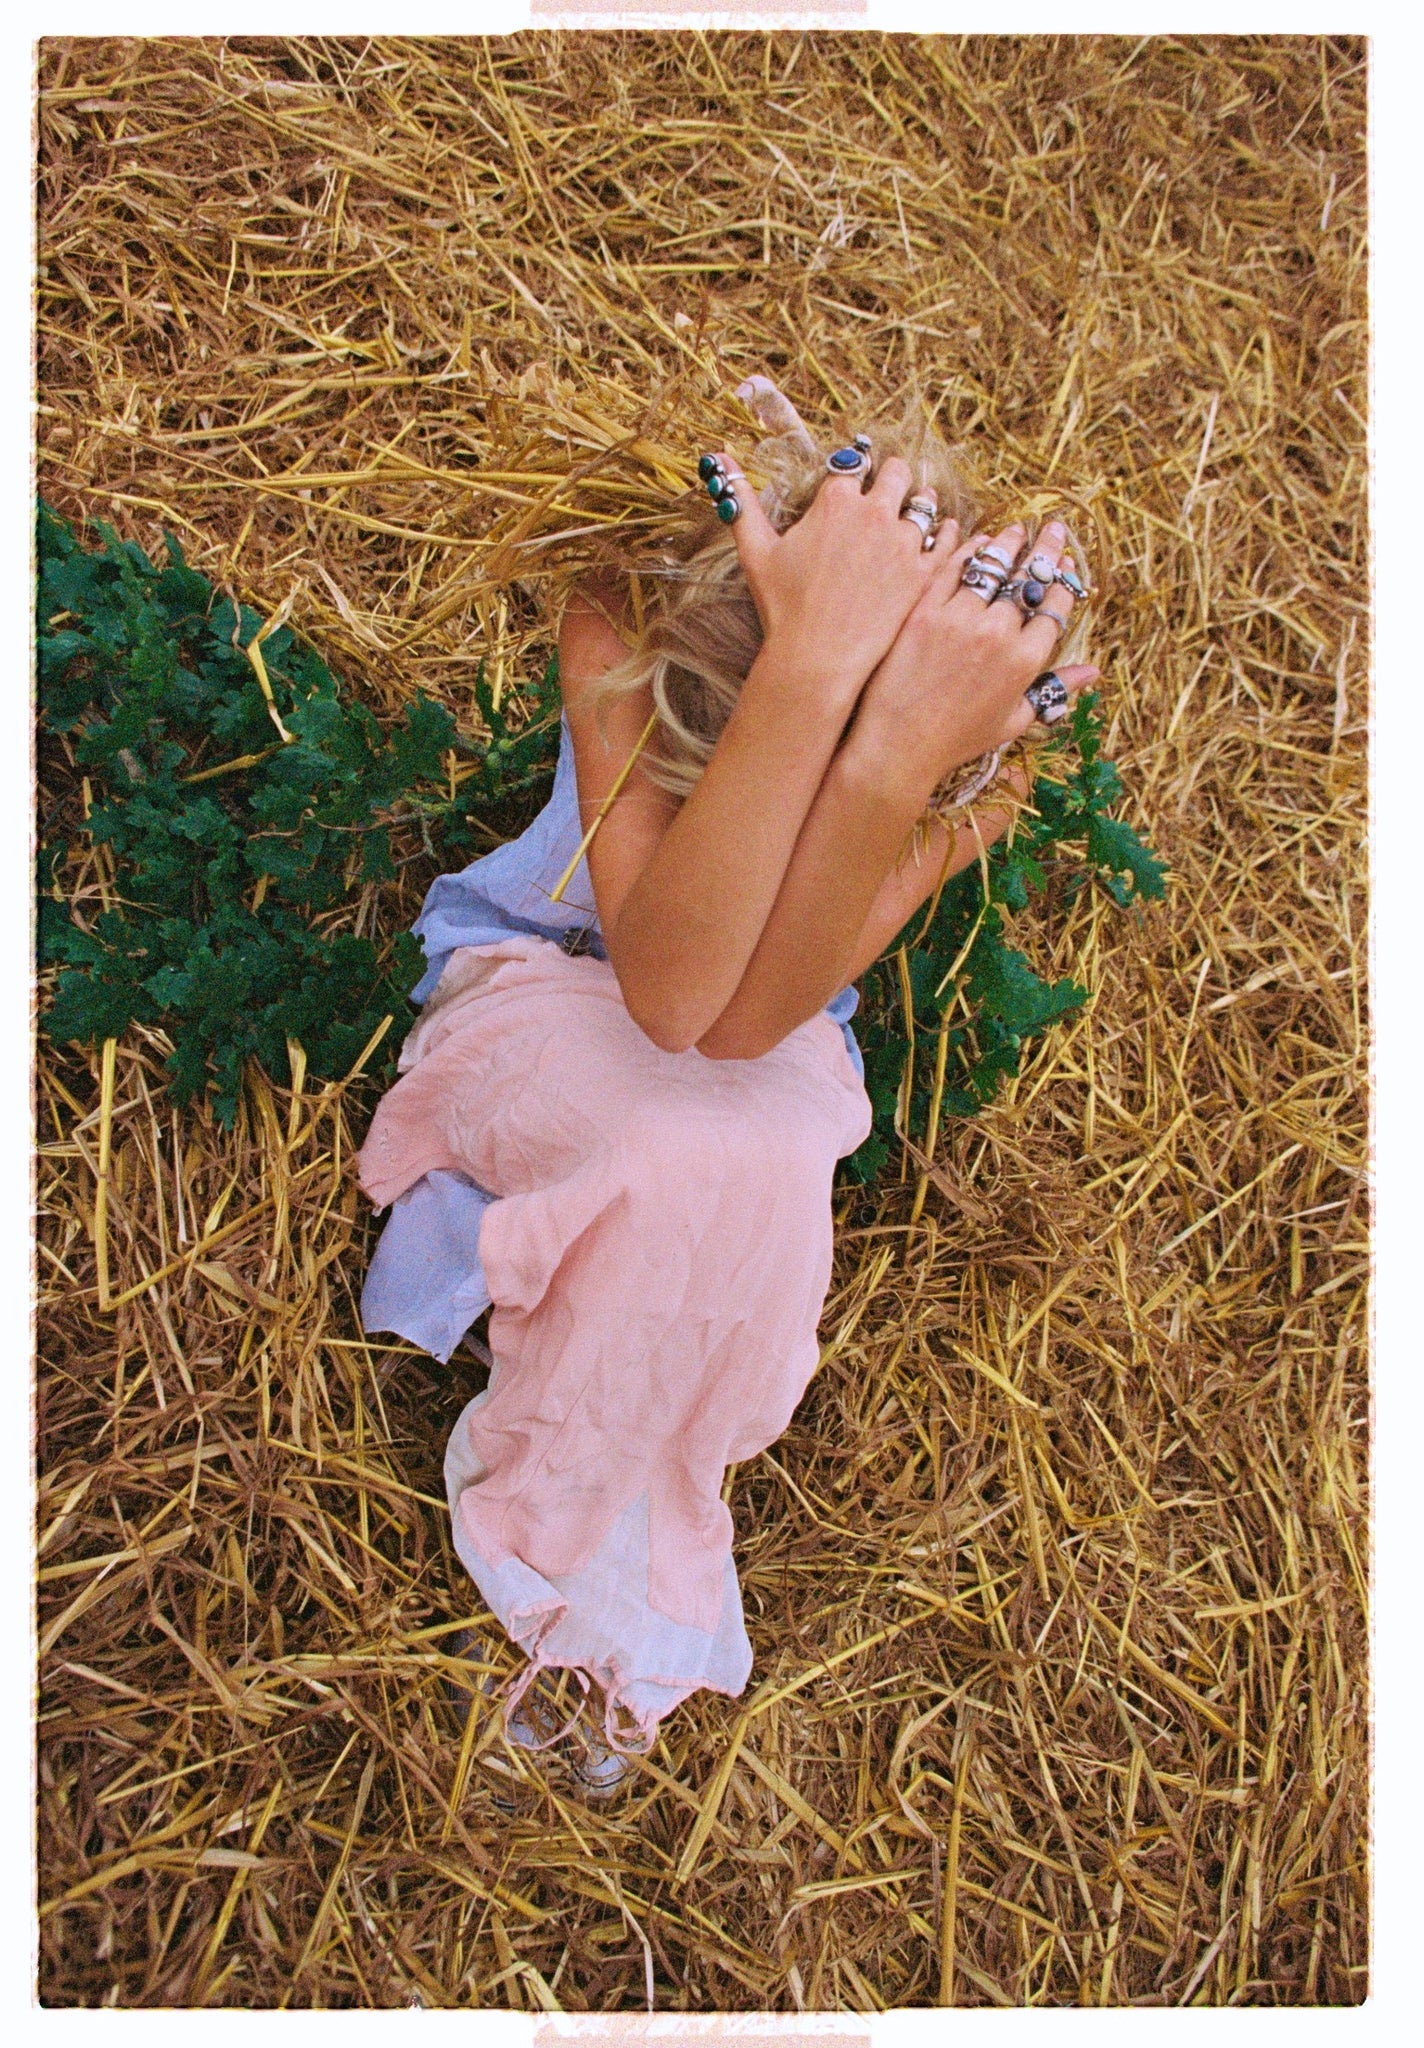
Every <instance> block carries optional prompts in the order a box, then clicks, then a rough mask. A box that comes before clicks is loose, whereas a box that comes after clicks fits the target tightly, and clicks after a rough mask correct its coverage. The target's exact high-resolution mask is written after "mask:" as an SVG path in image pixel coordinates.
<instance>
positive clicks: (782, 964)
mask: <svg viewBox="0 0 1424 2048" xmlns="http://www.w3.org/2000/svg"><path fill="white" fill-rule="evenodd" d="M926 794H927V793H926V792H923V791H920V790H919V789H918V788H917V787H916V786H915V785H914V783H913V781H912V779H911V778H910V777H907V776H905V775H904V774H902V773H897V772H893V771H891V772H887V764H886V763H884V762H882V761H879V760H876V759H874V758H873V757H872V756H871V755H870V754H869V753H868V751H867V750H866V749H865V748H864V747H862V746H860V745H858V743H857V739H856V734H855V732H854V731H852V733H851V735H850V737H849V738H848V739H847V741H846V743H845V745H844V746H843V747H842V748H841V749H840V750H839V752H838V753H837V754H836V755H835V758H834V759H833V760H832V761H831V762H830V764H829V766H828V768H827V770H826V773H825V775H824V778H823V780H822V783H821V786H820V788H819V790H818V791H817V792H816V795H815V799H814V801H813V802H812V803H811V805H810V806H809V809H808V811H807V814H806V817H805V821H804V823H803V825H802V827H801V830H800V832H799V834H798V835H797V839H796V843H795V847H794V850H793V852H792V854H791V857H790V859H789V860H788V862H787V865H786V869H785V872H784V875H783V879H782V882H781V886H780V889H779V890H778V892H777V896H776V900H775V902H774V904H773V906H772V908H771V910H770V913H769V915H768V916H767V918H766V920H765V923H764V925H763V928H762V931H761V934H760V938H759V941H758V943H757V944H756V946H755V948H754V949H753V952H752V954H751V956H750V958H749V962H748V966H747V970H746V973H745V974H744V976H743V977H742V979H741V981H740V982H739V984H738V986H737V989H736V991H735V993H734V994H733V996H732V997H731V999H730V1001H729V1002H728V1003H727V1005H726V1007H725V1008H724V1010H723V1011H722V1012H721V1013H720V1014H719V1015H718V1017H717V1019H716V1021H715V1023H713V1024H712V1025H711V1027H710V1028H709V1029H708V1030H707V1031H705V1032H704V1033H703V1035H702V1036H701V1037H700V1038H699V1039H698V1041H697V1042H698V1045H699V1048H700V1049H701V1050H702V1051H703V1052H704V1053H706V1054H708V1055H709V1056H710V1057H712V1058H722V1059H751V1058H756V1057H757V1056H758V1055H759V1054H761V1053H763V1052H765V1051H768V1050H769V1049H770V1047H771V1046H773V1045H776V1044H778V1043H779V1042H780V1040H781V1039H782V1038H784V1037H785V1035H786V1034H787V1032H788V1031H792V1030H794V1029H795V1028H796V1026H797V1025H798V1024H801V1023H804V1022H805V1020H806V1019H807V1018H808V1017H811V1016H814V1015H815V1013H816V1011H817V1010H819V1009H821V1008H823V1007H824V1005H825V1004H826V1002H827V1001H828V1000H829V999H830V997H831V996H832V995H834V994H835V992H836V990H837V989H839V988H843V987H844V986H845V984H846V982H847V981H848V980H849V979H851V978H852V976H853V974H854V973H855V972H858V971H860V968H859V965H858V964H857V956H858V954H859V953H860V951H861V941H862V935H863V934H864V933H865V932H866V927H867V924H868V922H869V921H870V919H871V916H872V912H873V911H874V909H875V905H876V901H877V898H879V897H880V896H881V895H882V892H883V891H884V888H885V884H886V881H887V877H889V876H890V875H891V873H892V870H894V868H895V866H896V863H897V861H898V859H899V856H900V855H901V853H902V852H903V850H904V848H905V844H906V841H907V840H908V838H909V836H910V834H911V832H912V831H913V829H914V825H915V821H916V819H917V818H918V817H919V816H920V815H921V813H922V811H923V807H924V801H925V796H926ZM941 858H942V855H941Z"/></svg>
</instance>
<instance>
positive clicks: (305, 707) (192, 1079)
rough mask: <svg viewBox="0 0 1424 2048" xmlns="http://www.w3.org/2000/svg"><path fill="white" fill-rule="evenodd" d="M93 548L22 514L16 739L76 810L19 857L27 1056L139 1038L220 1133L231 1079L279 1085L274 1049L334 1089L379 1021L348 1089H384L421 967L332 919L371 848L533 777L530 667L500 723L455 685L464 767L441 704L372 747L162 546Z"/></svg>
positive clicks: (434, 837)
mask: <svg viewBox="0 0 1424 2048" xmlns="http://www.w3.org/2000/svg"><path fill="white" fill-rule="evenodd" d="M99 531H100V534H101V536H102V540H103V546H102V547H101V548H100V549H98V550H96V551H90V550H89V549H87V548H85V547H84V546H82V545H81V543H80V541H79V540H78V538H77V537H76V536H75V534H74V533H73V531H72V530H71V529H70V528H69V527H68V526H67V525H66V524H65V523H64V522H63V521H62V520H60V519H58V518H57V517H56V516H55V515H54V514H53V513H52V512H51V511H50V510H49V508H48V507H41V510H40V516H39V535H38V540H39V548H38V553H39V592H38V605H39V618H38V665H39V705H40V715H41V729H42V733H43V734H44V735H46V737H47V739H48V741H49V742H50V743H51V744H52V746H53V747H54V748H57V749H58V750H60V752H61V753H62V754H63V755H64V757H65V758H66V760H67V762H68V764H69V765H70V766H71V767H72V769H73V771H74V775H75V777H76V778H77V779H79V780H80V784H81V788H82V791H83V797H84V808H85V810H86V811H87V816H86V817H84V818H83V820H82V821H81V820H80V819H79V818H78V816H77V811H78V805H77V804H73V805H69V806H66V805H64V804H61V805H60V806H59V807H58V815H59V817H60V818H61V819H63V821H64V824H65V825H67V826H68V828H69V829H68V831H67V832H66V831H65V830H63V829H60V830H58V831H57V832H56V833H54V835H53V836H51V835H50V834H48V833H47V834H46V837H45V840H44V843H43V845H42V850H41V857H40V869H41V873H40V953H41V960H42V962H43V963H44V964H45V965H47V966H52V967H53V968H54V969H55V970H56V973H55V980H54V989H53V998H52V1002H51V1004H50V1008H49V1012H48V1017H47V1029H48V1031H49V1034H50V1036H51V1038H52V1039H54V1040H55V1041H56V1042H58V1043H80V1044H84V1043H91V1042H94V1041H99V1040H103V1039H105V1038H112V1037H118V1036H119V1035H121V1034H122V1033H123V1032H124V1031H126V1030H127V1029H128V1028H129V1026H130V1025H131V1024H134V1023H136V1022H137V1023H143V1024H150V1025H157V1026H160V1027H161V1028H162V1029H163V1030H164V1031H166V1032H167V1033H168V1035H169V1037H170V1038H171V1039H172V1041H173V1052H172V1056H171V1058H170V1059H169V1062H168V1066H169V1070H170V1073H171V1075H172V1081H173V1087H174V1092H175V1094H176V1095H177V1097H178V1098H179V1100H180V1101H181V1100H187V1099H188V1098H189V1097H190V1096H192V1095H193V1094H194V1093H196V1092H197V1091H198V1090H200V1089H201V1088H203V1087H204V1086H205V1085H207V1084H208V1083H209V1082H211V1083H213V1084H214V1088H215V1106H216V1110H217V1114H218V1116H219V1118H220V1119H221V1120H222V1121H223V1122H224V1123H225V1124H231V1122H232V1120H233V1117H234V1116H235V1114H236V1108H237V1102H238V1096H239V1091H240V1088H241V1080H242V1067H243V1063H244V1061H245V1060H247V1059H249V1058H255V1059H257V1060H259V1061H260V1062H261V1063H262V1065H263V1066H264V1067H265V1068H266V1069H267V1071H268V1072H269V1073H278V1074H280V1073H281V1072H282V1071H283V1070H284V1068H285V1066H286V1062H287V1059H288V1057H289V1041H296V1042H297V1043H299V1044H300V1046H301V1047H302V1050H303V1052H304V1054H305V1056H306V1062H307V1071H308V1073H310V1074H311V1075H312V1076H313V1078H316V1079H335V1078H340V1077H341V1076H343V1075H344V1074H346V1073H348V1072H349V1071H350V1070H351V1068H352V1067H353V1066H354V1065H355V1063H356V1062H357V1061H358V1060H359V1059H360V1057H361V1055H362V1053H363V1051H365V1050H366V1049H367V1047H368V1046H369V1045H370V1042H371V1040H372V1038H373V1037H374V1036H375V1035H376V1033H377V1032H378V1031H379V1030H380V1029H381V1027H382V1024H383V1021H384V1020H386V1019H390V1020H391V1022H390V1025H389V1027H388V1029H387V1031H386V1035H385V1038H384V1040H383V1041H382V1044H381V1047H380V1054H379V1059H378V1061H377V1064H376V1067H375V1069H374V1071H376V1072H381V1071H389V1066H390V1062H391V1060H392V1059H393V1057H394V1054H395V1052H396V1050H397V1049H398V1047H399V1044H400V1041H401V1039H402V1038H403V1036H404V1034H405V1031H406V1029H407V1026H408V1023H409V1008H408V1004H407V1000H406V999H407V997H408V995H409V992H410V990H411V988H412V987H413V985H414V983H415V981H416V980H417V979H418V977H419V975H420V973H421V971H422V967H423V961H422V957H421V951H420V947H419V944H418V943H417V941H416V940H415V939H414V938H413V937H411V935H410V934H409V933H408V932H400V933H398V934H397V935H396V936H394V937H383V936H380V935H379V933H378V935H377V936H375V937H371V936H366V935H363V934H362V933H361V932H360V931H359V930H352V929H350V928H349V926H350V925H351V924H352V923H353V921H354V922H356V923H357V924H358V925H359V923H360V922H361V920H360V919H357V918H354V917H353V912H354V907H355V904H356V902H357V901H358V899H359V898H360V897H361V895H362V892H363V891H364V890H366V889H367V888H368V887H370V888H374V889H376V890H379V888H380V885H382V884H384V883H388V882H389V881H390V880H391V879H392V878H393V877H394V875H395V872H396V868H395V861H394V854H393V847H392V832H393V831H396V832H398V833H401V832H403V833H404V834H405V835H406V836H407V837H413V838H414V840H415V844H416V848H417V851H419V850H420V848H421V846H422V844H423V847H424V850H425V851H426V852H428V853H429V854H431V855H433V856H434V857H435V858H436V859H437V860H448V859H449V858H450V857H451V856H452V855H453V854H456V853H458V852H460V851H462V850H464V849H466V848H468V847H469V845H470V843H471V841H472V840H473V839H474V838H475V832H474V828H473V826H472V824H471V821H470V805H471V802H472V800H473V801H475V802H478V801H480V800H484V801H486V802H492V801H496V800H498V799H501V798H503V797H506V796H510V795H514V794H518V793H519V792H520V791H522V790H524V789H526V788H528V787H530V786H532V785H533V784H534V783H536V782H537V781H538V780H539V779H540V777H541V776H544V775H547V774H548V773H549V771H550V770H551V768H552V766H553V754H554V752H555V751H556V746H557V709H556V708H555V709H554V710H553V712H552V715H550V706H551V704H552V705H553V706H554V707H556V706H557V690H556V683H555V675H554V671H553V668H552V666H551V668H550V669H549V670H548V671H546V673H545V675H544V677H543V678H542V680H541V682H540V684H539V686H538V689H537V691H536V693H535V707H534V715H533V716H532V717H531V716H528V714H527V705H526V707H525V708H526V715H525V718H524V719H523V720H522V721H517V720H516V718H515V717H514V716H512V715H511V712H510V709H509V707H507V706H506V707H504V708H500V707H496V706H495V705H494V704H493V702H492V698H491V693H490V692H489V690H488V688H487V687H486V686H485V683H484V678H483V674H481V676H480V679H479V683H478V685H477V688H478V690H479V692H480V696H479V701H480V704H481V707H482V710H483V712H484V715H485V717H486V720H487V722H488V724H489V727H490V733H491V740H490V744H489V746H488V748H487V749H485V750H483V751H482V752H481V753H480V754H479V755H478V757H477V758H476V759H475V760H474V761H473V763H471V762H470V760H469V757H470V756H472V755H475V752H476V750H475V749H474V747H473V746H472V745H471V744H470V742H468V741H467V740H465V739H463V738H462V737H461V736H460V735H459V734H458V732H457V731H456V728H455V723H454V720H453V719H452V717H451V716H450V714H449V712H448V711H446V710H445V709H444V708H443V707H441V706H440V705H437V704H434V703H432V702H431V701H430V700H429V699H428V698H426V697H424V696H419V697H417V698H416V700H415V702H414V703H413V704H411V705H410V706H409V707H408V708H407V710H406V712H405V715H404V717H403V719H402V720H401V721H400V723H399V724H398V725H396V726H395V728H394V729H393V730H391V731H389V732H386V731H383V730H382V729H381V727H380V725H379V724H378V722H377V721H376V719H375V718H374V717H373V716H372V714H371V712H370V711H369V710H368V709H367V708H366V707H365V706H364V705H362V704H360V703H357V702H355V701H353V700H351V699H350V698H348V697H345V696H343V694H342V692H341V691H340V690H339V689H338V686H337V684H336V682H335V679H334V678H333V677H332V675H331V673H330V671H329V670H328V669H327V667H326V665H325V664H324V662H322V661H321V659H320V658H319V657H318V655H317V654H316V653H315V652H314V651H313V650H312V649H311V648H310V647H307V646H305V645H304V644H303V643H302V642H301V641H300V640H299V639H298V638H297V637H296V636H295V634H293V633H292V632H291V631H290V630H289V629H288V628H286V627H285V626H278V627H277V628H276V629H275V630H272V631H269V632H265V633H264V632H263V631H262V622H261V620H260V619H259V618H258V616H257V615H256V613H254V612H252V611H250V610H248V609H247V608H246V607H245V606H244V607H242V608H241V609H235V608H234V605H233V603H232V601H231V599H229V598H227V597H224V596H221V595H220V594H219V593H218V592H217V591H216V590H215V589H214V587H213V585H212V584H211V583H210V582H209V581H208V579H207V578H206V577H204V576H202V575H200V574H198V573H197V572H196V571H195V570H193V569H191V568H189V567H187V566H186V564H185V563H184V561H183V557H182V554H181V552H180V550H179V548H178V545H177V543H176V542H175V541H174V540H173V539H172V537H171V536H168V537H166V538H167V552H168V559H167V561H166V562H164V563H162V564H155V563H153V562H151V561H150V560H149V558H148V556H147V555H146V554H145V553H144V552H143V550H142V549H141V548H139V547H137V546H135V545H134V544H133V543H131V542H127V541H123V540H120V539H119V538H118V536H117V535H116V534H114V533H113V532H112V530H111V529H109V528H108V527H105V526H101V527H100V529H99ZM461 757H465V758H464V760H463V761H462V760H461ZM457 763H458V764H459V765H458V766H457ZM51 765H54V766H58V765H59V764H58V763H56V762H52V764H51ZM66 810H67V816H66V815H65V814H66ZM96 868H97V880H98V884H99V896H100V904H101V907H99V908H98V909H97V911H94V910H93V909H92V903H93V897H94V890H93V888H92V886H77V885H79V884H82V883H83V881H84V877H85V875H86V873H87V874H88V875H90V876H91V877H92V876H93V875H94V873H95V869H96ZM76 894H77V895H78V896H79V897H80V898H81V901H76V900H75V897H76ZM366 922H367V924H368V927H369V928H373V929H374V927H375V920H374V918H368V919H366Z"/></svg>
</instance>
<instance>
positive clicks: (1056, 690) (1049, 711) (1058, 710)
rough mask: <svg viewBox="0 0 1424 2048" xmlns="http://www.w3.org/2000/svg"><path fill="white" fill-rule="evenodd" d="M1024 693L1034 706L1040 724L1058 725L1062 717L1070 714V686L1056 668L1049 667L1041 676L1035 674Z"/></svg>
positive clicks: (1034, 712)
mask: <svg viewBox="0 0 1424 2048" xmlns="http://www.w3.org/2000/svg"><path fill="white" fill-rule="evenodd" d="M1024 695H1025V697H1027V698H1028V701H1029V703H1030V704H1031V705H1032V706H1033V715H1034V717H1035V718H1036V719H1037V720H1038V722H1039V724H1040V725H1056V724H1057V722H1058V720H1059V719H1060V718H1066V717H1067V716H1068V712H1069V709H1070V704H1069V698H1068V686H1067V684H1066V683H1065V682H1064V680H1063V678H1062V676H1060V675H1059V674H1058V672H1057V670H1056V669H1047V670H1045V672H1044V673H1043V674H1042V675H1041V676H1035V677H1034V679H1033V681H1032V682H1031V683H1030V684H1029V686H1028V688H1027V689H1026V690H1025V691H1024Z"/></svg>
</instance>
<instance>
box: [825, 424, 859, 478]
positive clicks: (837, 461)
mask: <svg viewBox="0 0 1424 2048" xmlns="http://www.w3.org/2000/svg"><path fill="white" fill-rule="evenodd" d="M869 468H870V436H869V434H856V435H853V436H852V439H851V444H850V446H849V447H848V448H834V449H832V451H831V453H830V454H829V455H828V456H827V457H826V471H827V474H828V475H830V476H864V475H865V473H866V471H867V470H868V469H869Z"/></svg>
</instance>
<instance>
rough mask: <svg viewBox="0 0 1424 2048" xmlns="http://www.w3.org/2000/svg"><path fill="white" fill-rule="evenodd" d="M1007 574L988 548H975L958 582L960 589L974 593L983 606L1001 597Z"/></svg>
mask: <svg viewBox="0 0 1424 2048" xmlns="http://www.w3.org/2000/svg"><path fill="white" fill-rule="evenodd" d="M1008 580H1009V572H1008V570H1007V569H1006V568H1005V567H1004V565H1003V562H1002V560H1001V559H1000V557H999V556H998V555H997V554H991V553H990V551H989V549H988V548H976V549H975V551H974V553H973V554H972V555H971V556H970V557H969V560H968V561H967V562H966V563H965V564H964V568H963V571H962V573H961V575H960V578H959V581H960V586H961V588H963V589H965V590H972V591H974V592H975V593H976V594H977V595H978V596H979V597H982V598H983V600H984V602H985V604H992V603H993V602H994V600H995V598H996V597H1002V596H1003V593H1004V586H1005V584H1006V583H1007V582H1008Z"/></svg>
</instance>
